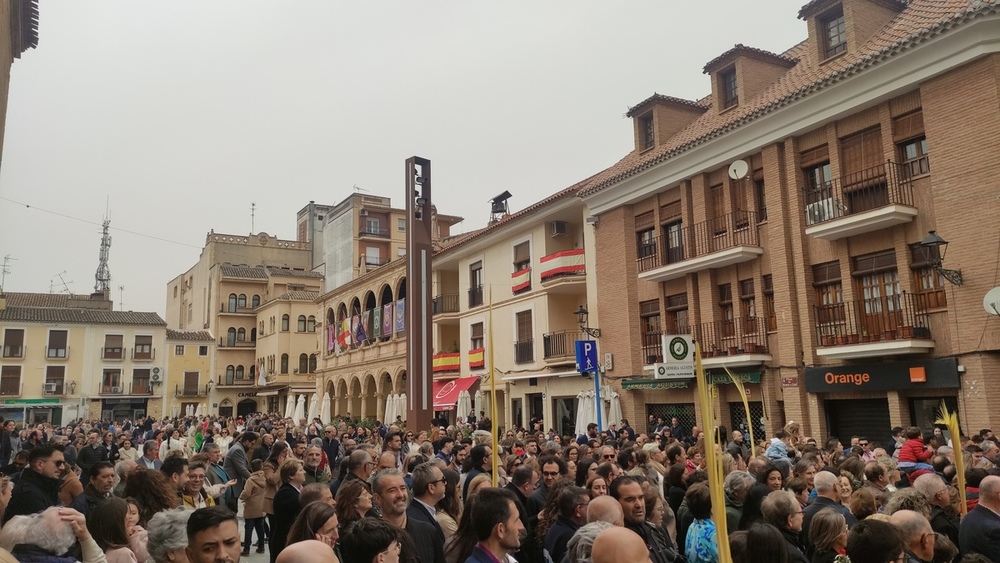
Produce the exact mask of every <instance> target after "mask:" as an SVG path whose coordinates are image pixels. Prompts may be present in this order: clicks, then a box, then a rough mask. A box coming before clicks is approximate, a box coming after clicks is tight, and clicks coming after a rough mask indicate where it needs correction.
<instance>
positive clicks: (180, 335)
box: [167, 328, 215, 342]
mask: <svg viewBox="0 0 1000 563" xmlns="http://www.w3.org/2000/svg"><path fill="white" fill-rule="evenodd" d="M167 340H190V341H193V342H214V341H215V338H213V337H212V333H211V332H208V331H207V330H174V329H172V328H168V329H167Z"/></svg>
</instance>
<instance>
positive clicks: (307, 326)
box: [241, 278, 323, 412]
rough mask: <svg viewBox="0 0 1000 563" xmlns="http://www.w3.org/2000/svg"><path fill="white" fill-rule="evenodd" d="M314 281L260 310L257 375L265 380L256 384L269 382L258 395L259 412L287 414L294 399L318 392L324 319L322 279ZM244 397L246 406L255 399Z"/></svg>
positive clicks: (260, 380) (261, 307)
mask: <svg viewBox="0 0 1000 563" xmlns="http://www.w3.org/2000/svg"><path fill="white" fill-rule="evenodd" d="M314 279H315V282H314V283H313V284H311V285H310V286H309V287H310V289H309V290H307V291H306V290H297V291H287V292H285V293H282V294H280V295H278V296H277V297H274V298H273V299H271V300H269V301H267V302H265V303H264V304H263V305H261V306H260V307H259V308H258V310H257V325H258V326H257V331H258V332H257V346H256V350H255V353H256V354H257V373H258V374H260V373H261V371H263V373H264V378H263V379H261V378H260V377H259V376H258V377H257V381H256V383H257V384H258V386H259V384H260V383H261V382H264V383H266V385H265V386H264V387H265V388H264V389H262V390H260V391H258V392H257V396H256V399H257V401H258V402H259V406H258V410H260V409H262V408H264V407H266V408H267V410H269V411H275V412H276V411H281V412H284V406H285V404H286V402H287V401H288V400H289V398H290V397H297V396H298V395H306V394H312V393H314V392H315V390H316V374H317V373H318V370H319V344H320V342H321V341H322V333H323V318H322V317H321V316H319V313H318V311H319V309H318V308H317V306H316V298H317V297H319V289H320V287H319V282H320V281H321V278H314ZM242 397H243V398H242V399H241V402H244V404H246V403H245V401H247V400H248V399H249V398H251V397H249V396H247V395H246V394H244V395H242Z"/></svg>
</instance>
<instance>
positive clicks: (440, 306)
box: [431, 293, 458, 315]
mask: <svg viewBox="0 0 1000 563" xmlns="http://www.w3.org/2000/svg"><path fill="white" fill-rule="evenodd" d="M431 312H432V314H434V315H440V314H443V313H457V312H458V294H457V293H446V294H444V295H438V296H436V297H435V298H434V299H433V300H431Z"/></svg>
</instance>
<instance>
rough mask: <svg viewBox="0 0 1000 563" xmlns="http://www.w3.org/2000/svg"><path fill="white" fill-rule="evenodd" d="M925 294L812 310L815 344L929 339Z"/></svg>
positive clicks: (881, 298)
mask: <svg viewBox="0 0 1000 563" xmlns="http://www.w3.org/2000/svg"><path fill="white" fill-rule="evenodd" d="M927 309H928V307H927V295H926V294H919V293H908V292H903V293H901V294H899V295H894V296H886V297H879V298H875V299H863V300H861V301H853V302H847V303H832V304H829V305H818V306H815V307H814V313H815V321H816V325H815V326H816V344H817V345H819V346H844V345H848V344H868V343H872V342H881V341H892V340H911V339H914V338H919V339H930V338H931V330H930V324H929V318H928V314H927Z"/></svg>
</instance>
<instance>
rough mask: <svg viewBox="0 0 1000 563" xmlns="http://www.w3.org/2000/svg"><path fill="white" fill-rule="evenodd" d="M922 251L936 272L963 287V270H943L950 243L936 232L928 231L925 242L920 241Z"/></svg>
mask: <svg viewBox="0 0 1000 563" xmlns="http://www.w3.org/2000/svg"><path fill="white" fill-rule="evenodd" d="M920 249H921V250H922V251H923V253H924V258H926V259H927V263H928V264H930V265H931V267H932V268H934V271H936V272H937V273H939V274H941V276H942V277H943V278H944V279H946V280H948V281H949V282H951V283H952V284H954V285H958V286H961V285H962V270H949V269H947V268H942V267H941V263H942V262H943V261H944V254H945V252H947V251H948V241H946V240H944V239H943V238H941V237H939V236H938V234H937V233H936V232H934V231H928V232H927V236H926V237H924V240H922V241H920Z"/></svg>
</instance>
